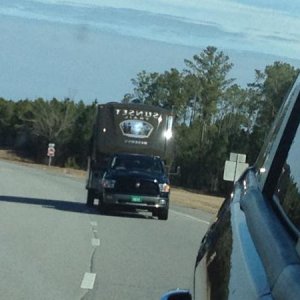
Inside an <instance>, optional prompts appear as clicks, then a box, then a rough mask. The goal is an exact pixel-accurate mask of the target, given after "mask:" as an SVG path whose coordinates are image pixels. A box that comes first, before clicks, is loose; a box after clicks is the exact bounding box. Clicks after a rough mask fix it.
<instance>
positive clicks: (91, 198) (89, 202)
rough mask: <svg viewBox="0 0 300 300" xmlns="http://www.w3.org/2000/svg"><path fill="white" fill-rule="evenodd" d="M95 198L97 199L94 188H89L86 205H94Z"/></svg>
mask: <svg viewBox="0 0 300 300" xmlns="http://www.w3.org/2000/svg"><path fill="white" fill-rule="evenodd" d="M94 199H95V193H94V191H93V190H88V192H87V198H86V205H87V206H93V205H94Z"/></svg>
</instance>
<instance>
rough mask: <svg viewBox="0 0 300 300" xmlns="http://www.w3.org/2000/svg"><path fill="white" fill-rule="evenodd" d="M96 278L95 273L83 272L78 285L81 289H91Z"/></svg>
mask: <svg viewBox="0 0 300 300" xmlns="http://www.w3.org/2000/svg"><path fill="white" fill-rule="evenodd" d="M95 279H96V274H95V273H84V276H83V279H82V282H81V285H80V287H81V288H82V289H88V290H92V289H93V288H94V283H95Z"/></svg>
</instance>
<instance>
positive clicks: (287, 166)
mask: <svg viewBox="0 0 300 300" xmlns="http://www.w3.org/2000/svg"><path fill="white" fill-rule="evenodd" d="M299 122H300V76H299V77H298V79H296V81H295V83H294V85H293V87H292V88H291V90H290V92H289V94H288V96H287V98H286V100H285V102H284V103H283V105H282V107H281V109H280V111H279V113H278V115H277V118H276V120H275V122H274V124H273V126H272V128H271V131H270V134H269V135H268V137H267V139H266V140H265V144H264V146H263V148H262V150H261V153H260V155H259V157H258V159H257V162H256V164H255V165H254V166H253V167H251V168H249V169H247V170H246V171H245V172H244V174H243V175H242V176H241V177H240V179H239V180H238V181H237V182H236V183H235V184H234V188H233V191H232V194H231V197H229V198H228V199H226V200H225V201H224V203H223V205H222V207H221V209H220V210H219V212H218V215H217V218H216V221H215V222H213V223H212V224H211V226H210V228H209V230H208V231H207V233H206V235H205V236H204V238H203V240H202V242H201V245H200V249H199V252H198V255H197V259H196V263H195V273H194V284H193V290H192V291H190V296H191V297H192V298H191V299H218V300H219V299H285V300H286V299H299V295H300V282H299V278H300V239H299V238H300V162H299V149H300V127H299ZM174 293H176V291H174V292H173V294H172V296H171V297H169V298H163V299H169V300H172V299H185V298H180V295H179V294H178V298H175V296H174ZM165 296H166V295H165ZM172 297H174V298H172Z"/></svg>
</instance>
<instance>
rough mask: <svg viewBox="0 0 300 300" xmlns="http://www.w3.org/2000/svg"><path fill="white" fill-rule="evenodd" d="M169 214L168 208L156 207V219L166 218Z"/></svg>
mask: <svg viewBox="0 0 300 300" xmlns="http://www.w3.org/2000/svg"><path fill="white" fill-rule="evenodd" d="M168 216H169V209H168V208H158V210H157V217H158V220H164V221H166V220H168Z"/></svg>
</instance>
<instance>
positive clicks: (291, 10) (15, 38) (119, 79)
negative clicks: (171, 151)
mask: <svg viewBox="0 0 300 300" xmlns="http://www.w3.org/2000/svg"><path fill="white" fill-rule="evenodd" d="M299 28H300V1H298V0H289V1H288V2H287V1H286V2H285V1H278V0H273V1H268V0H260V1H258V0H251V1H250V0H208V1H204V0H184V1H179V0H151V1H150V0H148V1H146V0H145V1H142V0H131V1H127V0H90V1H89V0H64V1H58V0H28V1H26V0H1V2H0V32H1V33H0V69H1V73H0V97H1V96H2V97H4V98H7V99H13V100H17V99H21V98H22V99H23V98H30V99H34V98H36V97H44V98H47V99H50V98H52V97H57V98H64V97H69V98H72V99H74V100H79V99H82V100H84V101H86V102H90V101H93V100H94V99H98V101H100V102H106V101H112V100H116V101H119V100H121V98H122V97H123V95H124V94H125V93H127V92H131V90H132V84H131V81H130V79H131V78H134V77H135V76H136V74H137V73H138V72H140V71H142V70H146V71H148V72H153V71H157V72H163V71H165V70H168V69H170V68H171V67H176V68H178V69H182V68H184V59H186V58H187V59H191V58H192V56H193V55H194V54H199V53H200V52H201V50H202V49H203V48H205V47H206V46H208V45H213V46H216V47H218V49H220V50H222V51H224V52H225V54H227V55H229V57H230V58H231V60H232V62H233V63H234V65H235V66H234V68H233V70H232V72H231V74H230V75H232V76H233V77H235V78H236V81H237V83H239V84H241V85H245V84H246V83H248V82H251V81H252V80H253V79H254V69H256V68H258V69H263V68H264V66H265V65H266V64H271V63H272V62H273V61H274V60H282V61H287V62H289V63H292V64H293V65H295V66H297V67H298V66H300V60H299V53H300V32H299Z"/></svg>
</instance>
